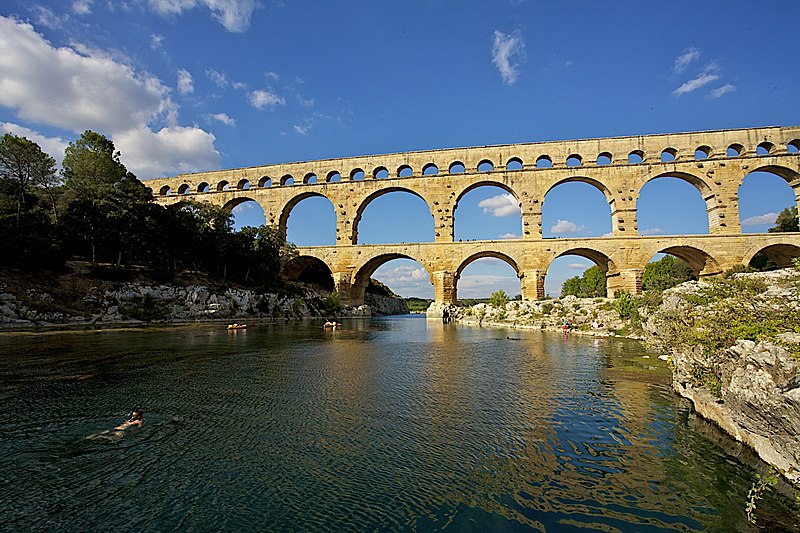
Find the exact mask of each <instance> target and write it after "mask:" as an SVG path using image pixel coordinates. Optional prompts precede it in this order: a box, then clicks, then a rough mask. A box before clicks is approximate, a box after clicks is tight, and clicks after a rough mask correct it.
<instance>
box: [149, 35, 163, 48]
mask: <svg viewBox="0 0 800 533" xmlns="http://www.w3.org/2000/svg"><path fill="white" fill-rule="evenodd" d="M163 44H164V36H163V35H158V34H157V33H154V34H152V35H151V36H150V48H151V49H152V50H157V49H159V48H161V46H162V45H163Z"/></svg>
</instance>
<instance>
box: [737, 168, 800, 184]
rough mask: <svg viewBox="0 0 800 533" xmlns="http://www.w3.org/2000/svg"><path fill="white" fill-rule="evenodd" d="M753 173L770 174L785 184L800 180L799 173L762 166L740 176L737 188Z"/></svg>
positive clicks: (792, 170) (787, 169)
mask: <svg viewBox="0 0 800 533" xmlns="http://www.w3.org/2000/svg"><path fill="white" fill-rule="evenodd" d="M753 172H770V173H772V174H775V175H776V176H780V177H781V178H783V179H784V180H786V183H791V182H793V181H796V180H797V179H798V178H800V173H798V172H797V171H796V170H794V169H791V168H789V167H783V166H780V165H762V166H760V167H755V168H753V169H752V170H748V173H747V174H745V175H744V176H742V179H741V180H740V181H739V186H741V185H742V182H743V181H744V178H745V177H746V176H747V175H748V174H751V173H753Z"/></svg>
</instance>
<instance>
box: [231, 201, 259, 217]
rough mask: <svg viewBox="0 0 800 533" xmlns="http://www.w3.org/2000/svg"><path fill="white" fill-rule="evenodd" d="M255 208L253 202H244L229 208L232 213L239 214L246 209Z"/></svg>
mask: <svg viewBox="0 0 800 533" xmlns="http://www.w3.org/2000/svg"><path fill="white" fill-rule="evenodd" d="M255 208H256V203H255V202H244V203H241V204H239V205H237V206H236V207H234V208H233V209H231V212H232V213H233V214H234V215H241V214H242V213H246V212H247V211H254V210H255Z"/></svg>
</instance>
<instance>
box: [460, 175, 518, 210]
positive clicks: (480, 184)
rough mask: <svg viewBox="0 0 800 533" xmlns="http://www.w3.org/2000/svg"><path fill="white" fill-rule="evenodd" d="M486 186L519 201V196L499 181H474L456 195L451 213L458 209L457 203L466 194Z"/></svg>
mask: <svg viewBox="0 0 800 533" xmlns="http://www.w3.org/2000/svg"><path fill="white" fill-rule="evenodd" d="M486 186H491V187H499V188H501V189H503V190H504V191H506V192H507V193H509V194H510V195H511V196H513V197H514V198H516V200H517V201H519V195H518V194H517V193H516V191H515V190H514V189H512V188H511V187H510V186H509V185H506V184H505V183H503V182H501V181H493V180H488V179H484V180H481V181H476V182H475V183H470V184H469V185H467V186H466V187H464V188H463V189H462V190H461V192H459V193H458V194H457V195H456V201H455V202H454V203H453V212H454V213H455V210H456V208H457V207H458V202H460V201H461V199H462V198H463V197H464V195H465V194H467V193H468V192H470V191H472V190H474V189H477V188H478V187H486Z"/></svg>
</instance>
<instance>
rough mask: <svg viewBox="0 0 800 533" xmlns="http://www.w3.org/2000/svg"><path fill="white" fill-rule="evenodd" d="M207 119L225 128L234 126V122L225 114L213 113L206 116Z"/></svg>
mask: <svg viewBox="0 0 800 533" xmlns="http://www.w3.org/2000/svg"><path fill="white" fill-rule="evenodd" d="M208 118H209V119H211V120H216V121H217V122H222V123H223V124H225V125H226V126H231V127H235V126H236V120H235V119H233V118H231V117H229V116H228V115H227V113H214V114H211V115H208Z"/></svg>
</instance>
